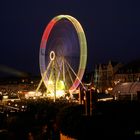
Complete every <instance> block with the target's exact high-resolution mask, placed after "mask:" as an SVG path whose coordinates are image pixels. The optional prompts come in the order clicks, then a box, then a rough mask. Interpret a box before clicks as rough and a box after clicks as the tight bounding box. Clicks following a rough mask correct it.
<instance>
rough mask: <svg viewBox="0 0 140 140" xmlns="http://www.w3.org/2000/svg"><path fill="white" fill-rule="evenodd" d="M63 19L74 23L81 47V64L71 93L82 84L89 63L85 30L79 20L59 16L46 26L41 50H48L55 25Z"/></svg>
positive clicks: (70, 89)
mask: <svg viewBox="0 0 140 140" xmlns="http://www.w3.org/2000/svg"><path fill="white" fill-rule="evenodd" d="M61 19H67V20H69V21H70V22H71V23H72V25H73V26H74V28H75V30H76V33H77V35H78V42H79V46H80V62H79V68H78V72H77V76H76V78H75V80H74V82H73V84H72V86H71V87H70V88H69V91H74V90H75V89H76V88H77V87H78V85H79V84H80V81H81V80H82V77H83V74H84V71H85V67H86V62H87V42H86V37H85V33H84V30H83V28H82V26H81V24H80V23H79V22H78V20H77V19H75V18H74V17H72V16H70V15H58V16H56V17H54V18H53V19H52V20H51V21H50V22H49V24H48V25H47V26H46V28H45V30H44V33H43V36H42V39H41V44H40V49H44V50H45V49H46V44H47V42H48V38H49V35H50V33H51V31H52V29H53V27H54V26H55V24H56V23H57V22H58V21H59V20H61ZM41 63H42V62H41ZM40 69H41V65H40ZM41 71H42V70H41ZM41 75H43V74H42V72H41ZM43 82H44V81H43Z"/></svg>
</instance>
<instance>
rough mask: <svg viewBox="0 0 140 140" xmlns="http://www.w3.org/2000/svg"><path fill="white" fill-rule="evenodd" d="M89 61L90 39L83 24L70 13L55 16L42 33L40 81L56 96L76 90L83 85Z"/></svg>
mask: <svg viewBox="0 0 140 140" xmlns="http://www.w3.org/2000/svg"><path fill="white" fill-rule="evenodd" d="M86 62H87V42H86V37H85V33H84V31H83V29H82V26H81V25H80V23H79V22H78V21H77V20H76V19H75V18H74V17H72V16H69V15H59V16H56V17H54V18H53V19H52V20H51V21H50V22H49V24H48V25H47V27H46V29H45V31H44V33H43V36H42V40H41V44H40V52H39V63H40V71H41V76H42V79H41V82H44V84H45V86H46V89H47V92H48V93H56V96H57V93H61V92H62V91H64V92H65V91H68V92H73V91H74V90H76V88H77V87H78V86H79V84H80V83H81V84H82V82H81V80H82V77H83V74H84V71H85V67H86ZM41 82H40V84H41ZM40 84H39V86H38V88H39V87H40ZM38 88H37V90H38Z"/></svg>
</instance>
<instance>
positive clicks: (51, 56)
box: [50, 51, 55, 61]
mask: <svg viewBox="0 0 140 140" xmlns="http://www.w3.org/2000/svg"><path fill="white" fill-rule="evenodd" d="M54 59H55V52H54V51H51V52H50V60H51V61H52V60H54Z"/></svg>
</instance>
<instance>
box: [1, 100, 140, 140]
mask: <svg viewBox="0 0 140 140" xmlns="http://www.w3.org/2000/svg"><path fill="white" fill-rule="evenodd" d="M23 103H24V102H23ZM24 104H25V103H24ZM26 105H27V109H26V110H25V111H21V112H20V111H18V112H8V111H7V112H6V111H5V112H4V113H1V114H0V129H1V131H0V139H1V140H2V139H4V140H6V139H11V140H12V139H13V140H31V139H32V140H45V139H46V140H47V139H48V140H59V139H60V135H59V133H60V131H61V132H62V133H63V134H65V135H67V136H70V137H73V138H76V139H78V140H80V139H81V140H82V139H85V140H87V139H97V138H100V137H112V138H115V137H120V138H121V137H122V136H125V137H127V138H134V137H139V136H140V102H139V101H111V102H97V103H96V104H94V105H93V106H92V108H93V111H92V116H89V115H88V116H87V115H85V106H84V105H78V104H75V103H66V102H63V101H61V102H56V103H52V102H51V101H46V100H39V101H26Z"/></svg>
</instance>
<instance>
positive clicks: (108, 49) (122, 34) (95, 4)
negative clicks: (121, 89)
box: [0, 0, 140, 75]
mask: <svg viewBox="0 0 140 140" xmlns="http://www.w3.org/2000/svg"><path fill="white" fill-rule="evenodd" d="M60 14H68V15H71V16H73V17H75V18H76V19H77V20H78V21H79V22H80V23H81V25H82V27H83V29H84V31H85V34H86V38H87V44H88V62H87V70H88V71H92V70H93V67H94V66H95V64H96V63H107V62H108V61H109V60H113V61H119V62H124V63H127V62H129V61H131V60H133V59H137V58H140V56H139V53H140V1H139V0H3V1H1V3H0V74H1V75H2V73H3V72H4V71H5V73H11V74H15V75H16V74H17V73H18V72H20V71H21V72H29V73H31V74H32V75H39V72H40V70H39V47H40V42H41V37H42V34H43V31H44V29H45V27H46V25H47V24H48V23H49V22H50V20H51V19H52V18H53V17H54V16H56V15H60ZM12 71H13V73H12Z"/></svg>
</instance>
